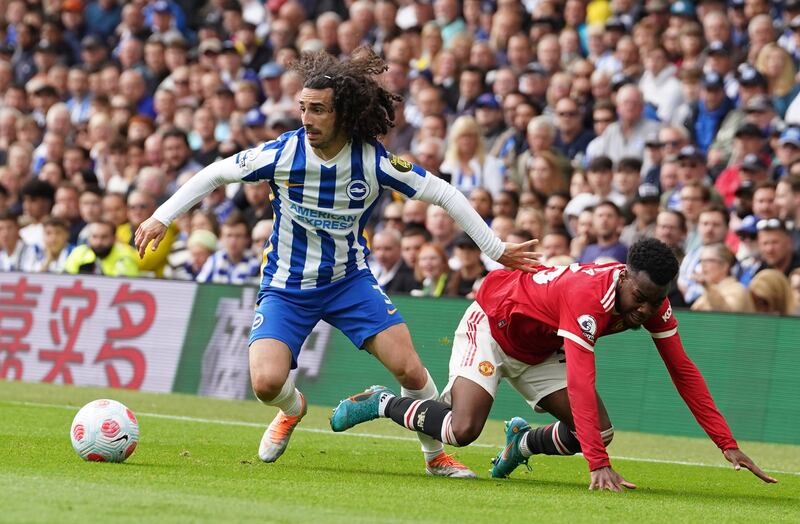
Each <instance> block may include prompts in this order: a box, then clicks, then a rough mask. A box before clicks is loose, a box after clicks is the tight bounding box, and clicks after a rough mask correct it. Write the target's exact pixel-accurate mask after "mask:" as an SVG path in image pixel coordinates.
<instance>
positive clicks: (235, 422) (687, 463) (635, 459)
mask: <svg viewBox="0 0 800 524" xmlns="http://www.w3.org/2000/svg"><path fill="white" fill-rule="evenodd" d="M0 404H14V405H18V406H31V407H39V408H57V409H71V410H74V409H80V406H68V405H65V404H46V403H43V402H24V401H17V400H0ZM136 416H137V417H153V418H161V419H167V420H179V421H182V422H197V423H202V424H223V425H226V424H227V425H231V426H243V427H248V428H263V427H265V426H266V424H264V423H258V422H246V421H243V420H221V419H213V418H199V417H186V416H183V415H167V414H164V413H148V412H137V413H136ZM295 431H302V432H305V433H324V434H326V435H337V436H340V437H355V438H374V439H379V440H398V441H405V442H419V440H417V439H416V438H414V437H398V436H396V435H378V434H375V433H356V432H347V433H334V432H333V431H331V430H330V429H321V428H307V427H297V428H295ZM470 447H473V448H492V449H497V448H499V447H500V445H499V444H498V445H491V444H480V443H473V444H470ZM578 455H580V453H579V454H578ZM610 458H612V459H614V460H630V461H632V462H649V463H653V464H674V465H678V466H696V467H701V468H717V469H730V467H731V466H726V465H723V464H707V463H704V462H690V461H686V460H667V459H656V458H646V457H624V456H620V455H611V456H610ZM764 471H766V472H768V473H779V474H782V475H798V476H800V471H782V470H778V469H765V470H764Z"/></svg>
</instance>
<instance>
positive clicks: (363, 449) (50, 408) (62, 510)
mask: <svg viewBox="0 0 800 524" xmlns="http://www.w3.org/2000/svg"><path fill="white" fill-rule="evenodd" d="M96 398H113V399H116V400H119V401H121V402H124V403H125V404H126V405H128V406H129V407H130V408H131V409H132V410H133V411H134V412H135V413H136V415H137V416H138V418H139V423H140V427H141V440H140V443H139V447H138V449H137V450H136V452H135V453H134V454H133V456H132V457H131V458H130V459H129V460H128V462H126V463H125V464H101V463H88V462H84V461H82V460H80V459H79V458H78V457H77V455H76V454H75V453H74V452H73V450H72V446H71V445H70V440H69V428H70V423H71V422H72V417H73V416H74V415H75V413H76V412H77V410H78V408H79V407H80V406H82V405H83V404H85V403H86V402H88V401H90V400H93V399H96ZM274 413H275V410H274V408H268V407H265V406H263V405H261V404H259V403H257V402H254V401H250V402H238V401H221V400H212V399H207V398H200V397H190V396H183V395H155V394H144V393H135V392H128V391H119V390H102V389H89V388H73V387H59V386H46V385H34V384H20V383H11V382H1V381H0V522H14V523H17V522H58V523H63V522H82V523H85V522H91V521H101V522H114V523H117V522H159V523H160V522H317V523H320V524H321V523H328V522H347V523H348V524H354V523H358V522H369V523H374V522H381V523H382V522H459V523H472V522H492V523H495V524H499V523H503V522H525V521H528V522H530V521H534V522H536V521H539V522H541V521H543V520H544V519H547V520H548V521H553V520H554V519H553V518H554V517H555V518H559V517H560V518H561V519H562V520H564V521H570V522H588V521H591V522H604V521H608V522H611V521H615V522H699V521H704V522H709V523H710V522H795V523H796V522H800V473H798V472H800V446H785V445H784V446H782V445H771V444H758V443H742V447H743V449H744V450H745V452H746V453H748V454H750V456H751V457H753V458H754V459H755V460H756V461H757V462H758V463H759V464H760V465H761V466H762V467H764V468H765V469H768V470H771V471H773V472H775V471H778V472H776V473H774V476H776V477H777V478H778V479H779V481H780V483H779V484H777V485H766V484H763V483H762V482H761V481H759V480H758V479H757V478H755V477H754V476H753V475H751V474H750V473H749V472H746V471H740V472H735V471H733V470H732V469H730V468H729V467H725V462H724V459H723V458H722V455H721V454H720V453H719V452H718V451H717V450H716V448H715V447H714V446H713V444H711V442H710V441H708V440H703V439H690V438H676V437H664V436H654V435H643V434H636V433H626V432H621V431H620V432H617V435H616V437H615V440H614V442H613V444H612V445H611V447H610V452H611V454H612V457H617V458H615V459H612V460H613V463H614V465H615V467H616V468H617V469H618V470H619V471H620V472H621V473H622V474H623V475H624V476H625V477H626V478H627V479H628V480H630V481H632V482H634V483H636V484H638V486H639V489H637V490H635V491H630V492H626V493H621V494H616V493H609V492H603V493H598V492H589V491H587V486H588V474H587V468H586V463H585V461H584V460H583V458H581V457H533V458H532V460H531V465H532V466H533V471H531V472H528V471H527V470H526V469H525V468H524V467H522V468H519V469H518V470H517V471H515V472H514V474H513V475H512V477H511V478H510V479H508V480H495V479H491V478H489V475H488V469H489V459H490V458H491V457H492V456H493V455H494V454H495V453H496V451H497V450H498V449H499V448H500V447H501V445H502V442H503V431H502V425H501V423H499V422H496V421H491V422H490V423H489V424H488V425H487V427H486V429H485V430H484V434H483V436H482V437H481V439H480V440H479V441H478V442H477V443H476V444H475V445H473V446H470V447H467V448H463V449H459V450H457V457H458V458H459V459H460V460H461V461H463V462H464V463H466V464H467V465H468V466H470V467H472V468H473V469H474V470H475V471H476V472H478V473H479V476H480V478H479V479H477V480H457V479H443V478H430V477H426V476H425V474H424V467H423V463H422V458H421V454H420V452H419V448H418V445H417V444H416V443H415V442H414V441H413V440H411V439H410V438H409V437H411V438H413V435H411V434H410V433H408V432H406V431H404V430H402V429H401V428H398V427H396V426H395V425H394V424H393V423H391V422H389V421H386V420H379V421H375V422H372V423H369V424H365V425H363V426H360V427H358V428H354V430H351V431H350V432H347V433H345V434H334V433H332V432H331V431H330V429H329V427H328V420H327V417H328V415H329V413H330V410H329V409H328V408H322V407H312V408H311V409H310V411H309V414H308V416H307V418H306V419H305V420H304V421H303V423H302V424H301V425H300V426H299V428H298V430H297V431H296V432H295V434H294V436H293V437H292V443H291V444H290V446H289V448H288V450H287V452H286V454H285V455H284V456H283V457H281V459H280V460H279V461H278V462H277V463H275V464H262V463H261V462H259V460H258V457H257V455H256V451H257V448H258V441H259V439H260V437H261V434H262V432H263V429H264V427H265V425H266V424H267V423H268V422H269V421H270V420H271V419H272V417H273V416H274ZM449 451H453V450H452V449H451V450H449ZM623 457H624V458H623ZM659 461H660V462H659ZM681 462H682V463H681Z"/></svg>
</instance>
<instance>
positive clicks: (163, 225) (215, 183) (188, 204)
mask: <svg viewBox="0 0 800 524" xmlns="http://www.w3.org/2000/svg"><path fill="white" fill-rule="evenodd" d="M239 154H240V155H241V154H243V153H239ZM237 167H238V166H237V164H236V161H235V157H229V158H224V159H222V160H218V161H217V162H214V163H213V164H211V165H209V166H206V167H204V168H203V169H201V170H200V171H199V172H198V173H197V174H196V175H194V176H193V177H192V178H190V179H189V180H188V181H187V182H186V183H185V184H183V185H182V186H181V187H180V189H178V191H176V192H175V194H174V195H172V196H171V197H170V198H169V199H168V200H167V201H166V202H164V203H163V204H161V206H160V207H159V208H158V209H156V212H155V213H153V216H151V217H150V218H148V219H147V220H145V221H144V222H142V224H141V225H140V226H139V228H138V229H137V230H136V236H135V237H134V243H135V245H136V249H137V250H138V251H139V256H140V257H143V256H144V253H145V250H146V249H147V246H148V244H150V242H151V241H152V247H151V249H152V250H153V251H155V250H156V248H158V244H159V243H161V240H162V239H163V238H164V235H165V234H166V232H167V227H168V226H169V225H170V224H171V223H172V221H173V220H175V218H177V217H179V216H180V215H182V214H183V213H185V212H186V211H188V210H189V209H191V208H192V207H193V206H194V205H195V204H197V203H198V202H200V201H201V200H202V199H203V198H204V197H205V196H206V195H208V194H209V193H211V192H212V191H213V190H214V189H216V188H217V187H219V186H221V185H222V184H229V183H231V182H239V181H241V180H242V175H243V174H244V173H243V172H242V170H240V169H238V168H237Z"/></svg>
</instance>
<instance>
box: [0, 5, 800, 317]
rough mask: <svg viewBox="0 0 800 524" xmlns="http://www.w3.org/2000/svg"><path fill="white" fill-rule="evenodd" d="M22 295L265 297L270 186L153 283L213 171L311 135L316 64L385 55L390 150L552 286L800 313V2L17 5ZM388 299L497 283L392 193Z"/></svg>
mask: <svg viewBox="0 0 800 524" xmlns="http://www.w3.org/2000/svg"><path fill="white" fill-rule="evenodd" d="M2 5H3V6H4V9H3V10H2V12H0V271H28V272H53V273H70V274H78V273H91V274H104V275H115V276H141V277H151V278H171V279H183V280H196V281H198V282H217V283H232V284H244V283H257V282H258V280H259V270H260V265H261V260H262V251H263V250H264V248H265V245H266V244H267V243H268V238H269V237H270V235H271V232H272V218H273V212H272V209H271V205H270V189H269V187H268V186H267V185H266V184H256V185H244V186H238V185H231V186H227V187H222V188H219V189H218V190H216V191H214V192H213V193H211V194H210V195H209V196H208V197H207V198H206V199H205V200H204V201H203V202H202V203H201V205H199V206H198V207H197V209H195V210H193V211H191V212H190V213H188V214H187V215H185V216H184V217H183V218H181V219H179V220H178V221H176V222H175V223H174V224H173V225H171V226H170V228H169V229H168V232H167V236H166V238H165V239H164V241H163V242H162V243H161V245H160V246H159V247H158V249H157V250H155V251H149V250H148V252H147V254H146V256H145V257H144V258H143V259H139V257H138V255H137V254H136V252H135V251H134V249H133V247H132V246H133V235H134V233H135V231H136V228H137V227H138V226H139V224H141V223H142V222H143V221H144V220H145V219H146V218H148V217H149V216H150V215H151V214H152V213H153V211H154V210H155V209H156V207H157V206H158V205H159V204H161V203H162V202H164V201H165V200H166V199H167V198H168V197H169V196H170V195H171V194H172V193H174V191H175V190H176V189H177V188H178V187H179V186H180V185H181V184H182V183H184V182H185V181H186V180H187V179H188V178H189V177H191V176H193V175H194V174H195V173H197V171H199V170H200V169H201V168H202V167H203V166H206V165H208V164H210V163H211V162H213V161H215V160H217V159H221V158H225V157H227V156H230V155H232V154H235V153H236V152H238V151H241V150H244V149H246V148H248V147H252V146H254V145H256V144H259V143H262V142H264V141H267V140H272V139H274V138H276V137H278V136H279V135H280V134H282V133H284V132H286V131H289V130H293V129H296V128H298V127H300V126H301V122H300V120H299V117H300V114H299V109H298V105H297V97H298V94H299V92H300V90H301V89H302V79H301V78H300V77H299V75H298V74H297V73H296V72H294V71H291V70H290V68H289V66H290V64H291V62H292V61H293V60H294V59H295V58H297V57H298V55H299V53H301V52H303V51H316V50H322V49H324V50H326V51H328V52H329V53H332V54H334V55H336V56H339V57H342V58H346V57H347V56H348V55H349V54H350V53H351V52H352V51H353V50H354V49H356V48H357V47H358V46H361V45H366V46H370V47H371V48H372V49H374V50H375V52H377V53H378V54H380V55H381V56H382V57H383V58H384V59H385V60H386V62H387V64H388V70H387V71H386V72H385V73H384V74H383V75H381V81H382V82H383V83H384V85H385V87H386V88H387V89H389V90H390V91H392V92H394V93H398V94H401V95H402V96H403V97H404V99H403V101H402V102H398V104H397V108H396V109H397V111H396V113H397V118H396V121H395V127H394V128H392V129H391V130H390V132H389V133H388V135H386V136H384V137H381V140H382V141H383V142H384V144H385V145H386V147H387V149H389V150H390V151H392V152H394V153H396V154H398V155H399V156H401V157H402V158H404V159H406V160H409V161H411V162H414V163H416V164H418V165H420V166H422V167H424V168H425V169H426V170H428V171H429V172H430V173H432V174H433V175H435V176H438V177H441V178H443V179H445V180H447V181H449V182H450V183H451V184H453V185H454V186H455V187H456V188H457V189H459V190H460V191H461V192H463V193H464V194H465V195H466V196H467V197H468V199H469V201H470V203H471V205H472V206H473V207H474V209H475V210H476V211H477V212H478V213H479V214H480V215H481V217H483V218H484V219H485V220H486V222H487V224H489V225H490V227H491V228H492V229H493V230H494V231H495V233H496V234H497V235H498V236H499V237H500V238H501V239H503V240H505V241H510V242H521V241H524V240H527V239H531V238H537V239H539V240H540V244H539V250H541V251H542V252H543V253H544V260H543V263H544V264H547V265H562V264H570V263H573V262H579V263H591V262H605V261H620V262H624V261H625V259H626V254H627V249H628V247H629V246H630V245H631V244H632V243H633V242H635V241H636V240H638V239H640V238H642V237H646V236H653V237H656V238H658V239H660V240H662V241H663V242H665V243H667V244H668V245H669V246H670V247H671V248H672V249H673V250H674V251H675V253H676V255H677V256H678V257H679V259H680V260H681V269H680V275H679V278H678V279H677V282H676V283H675V286H674V289H673V290H672V292H671V293H670V299H671V301H672V303H673V305H675V306H676V307H691V308H692V309H695V310H717V311H741V312H764V313H773V314H780V315H794V314H798V305H800V96H797V95H798V93H800V82H798V79H800V74H798V66H799V65H800V0H784V1H783V2H768V1H766V0H727V1H725V0H697V1H696V2H689V1H687V0H678V1H674V2H667V1H666V0H647V1H645V2H641V1H633V0H611V1H608V0H590V1H589V0H462V1H457V0H421V1H412V0H395V1H390V0H320V1H310V0H268V1H266V2H264V1H263V0H211V1H201V0H133V1H128V2H121V1H119V0H92V1H85V0H28V1H24V0H6V1H3V2H2ZM368 233H369V241H370V246H371V249H372V255H371V257H370V265H371V268H372V270H373V272H374V273H375V275H376V277H377V278H378V281H379V282H380V283H381V284H382V285H383V286H384V288H385V289H386V291H387V292H388V293H411V294H412V295H417V296H433V297H438V296H467V297H471V296H473V294H474V292H475V290H476V289H477V286H478V285H480V281H481V279H482V277H483V276H484V275H485V274H486V273H487V271H489V270H492V269H496V268H497V264H496V263H495V262H494V261H492V260H490V259H488V258H486V257H485V256H484V255H482V254H481V253H480V251H479V250H478V248H477V246H476V245H475V243H474V242H473V241H472V240H471V239H470V238H469V237H468V236H465V235H464V234H463V233H462V232H461V231H460V230H459V229H458V227H457V226H456V225H455V223H454V222H453V220H452V218H450V216H449V215H447V213H446V212H444V210H442V209H440V208H438V207H432V206H431V207H429V206H427V205H426V204H425V203H423V202H419V201H405V200H404V199H403V198H401V196H400V195H398V194H393V193H392V192H390V191H386V192H385V193H384V195H383V196H382V199H381V201H380V204H379V206H378V207H377V208H376V211H375V213H374V214H373V217H372V220H371V222H370V223H369V227H368Z"/></svg>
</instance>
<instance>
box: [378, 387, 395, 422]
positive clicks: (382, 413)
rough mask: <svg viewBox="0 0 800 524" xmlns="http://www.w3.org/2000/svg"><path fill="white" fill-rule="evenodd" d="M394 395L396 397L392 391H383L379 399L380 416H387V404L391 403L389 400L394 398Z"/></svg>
mask: <svg viewBox="0 0 800 524" xmlns="http://www.w3.org/2000/svg"><path fill="white" fill-rule="evenodd" d="M394 397H395V395H393V394H391V393H388V392H383V393H381V398H380V400H379V401H378V416H379V417H385V416H387V415H386V405H387V404H388V403H389V401H390V400H392V399H393V398H394Z"/></svg>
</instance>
